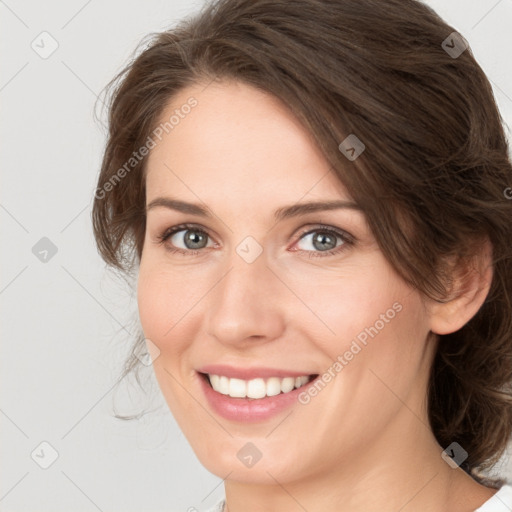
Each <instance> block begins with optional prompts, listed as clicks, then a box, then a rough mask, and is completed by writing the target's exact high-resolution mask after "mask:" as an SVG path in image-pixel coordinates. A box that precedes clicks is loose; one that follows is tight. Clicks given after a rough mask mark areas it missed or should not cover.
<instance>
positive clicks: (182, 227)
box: [156, 223, 355, 258]
mask: <svg viewBox="0 0 512 512" xmlns="http://www.w3.org/2000/svg"><path fill="white" fill-rule="evenodd" d="M187 230H190V231H197V232H199V233H203V234H205V235H206V236H208V237H209V235H208V233H207V232H206V231H205V230H204V229H202V228H200V227H199V226H196V225H195V224H187V223H185V224H178V225H177V226H173V227H172V228H168V229H166V230H165V231H164V232H163V233H162V234H160V235H157V237H156V238H157V243H158V244H159V245H163V244H165V242H166V241H167V240H168V239H169V238H170V237H171V236H172V235H174V234H176V233H178V232H180V231H187ZM316 232H322V233H329V234H330V235H333V236H335V237H339V238H341V240H342V241H343V243H342V244H341V245H339V246H337V247H335V248H334V249H329V250H328V251H305V250H304V249H297V252H300V253H308V257H309V258H316V257H320V258H324V257H326V256H334V255H336V254H339V253H341V252H343V251H344V250H346V249H347V247H350V246H352V245H354V243H355V239H354V237H352V235H349V234H348V233H346V232H344V231H342V230H339V229H334V228H332V227H330V226H325V225H318V226H317V227H315V228H314V229H310V230H308V231H304V232H302V233H300V235H299V237H298V238H297V241H299V240H301V239H302V238H303V237H304V236H306V235H310V234H311V233H316ZM166 250H168V251H169V252H171V253H179V254H183V255H184V256H196V255H198V254H199V253H200V252H201V249H188V250H187V249H181V248H179V247H173V246H169V245H167V246H166Z"/></svg>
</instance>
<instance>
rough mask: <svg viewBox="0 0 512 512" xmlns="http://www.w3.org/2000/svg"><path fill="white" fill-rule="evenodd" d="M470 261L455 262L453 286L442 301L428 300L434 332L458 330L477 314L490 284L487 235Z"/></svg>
mask: <svg viewBox="0 0 512 512" xmlns="http://www.w3.org/2000/svg"><path fill="white" fill-rule="evenodd" d="M477 247H478V249H477V251H476V253H475V255H474V257H473V258H471V261H469V262H468V261H466V262H465V263H460V262H459V263H454V262H453V261H452V270H451V275H450V279H451V281H452V286H451V290H450V292H449V294H448V297H447V299H445V300H443V301H442V302H438V301H433V300H429V307H428V310H429V312H430V330H431V331H432V332H433V333H435V334H450V333H452V332H455V331H458V330H459V329H460V328H462V327H463V326H464V325H465V324H466V323H468V322H469V321H470V320H471V318H473V316H475V315H476V313H477V312H478V310H479V309H480V307H481V306H482V304H483V303H484V301H485V298H486V297H487V295H488V293H489V290H490V288H491V282H492V276H493V264H492V244H491V242H490V241H489V239H488V238H486V239H484V240H483V241H481V242H480V244H479V245H478V246H477Z"/></svg>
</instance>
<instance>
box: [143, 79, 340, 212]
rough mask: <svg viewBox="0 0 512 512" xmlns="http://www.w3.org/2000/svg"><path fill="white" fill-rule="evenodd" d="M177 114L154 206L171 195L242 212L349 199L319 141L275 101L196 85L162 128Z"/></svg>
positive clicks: (152, 178) (233, 88)
mask: <svg viewBox="0 0 512 512" xmlns="http://www.w3.org/2000/svg"><path fill="white" fill-rule="evenodd" d="M191 98H193V101H191ZM194 103H195V106H194V107H192V108H188V107H184V106H186V105H189V104H194ZM186 112H187V113H186ZM173 115H174V117H173V125H172V128H170V127H169V126H171V125H169V124H168V127H167V131H168V133H165V131H164V133H163V136H162V138H161V141H158V140H156V143H157V144H156V146H155V147H154V148H153V149H151V151H150V155H149V159H148V165H147V182H146V186H147V196H148V199H150V198H151V197H152V196H154V195H157V194H161V193H162V192H165V191H169V192H171V191H172V192H173V195H177V194H180V195H181V196H182V197H185V196H186V197H188V198H190V199H192V198H193V196H194V195H195V196H196V197H195V198H194V199H195V200H197V198H198V197H199V198H200V199H201V200H203V201H205V202H206V203H207V204H208V199H212V200H215V198H218V197H219V196H220V197H221V198H223V197H230V198H231V199H230V200H232V201H237V199H238V201H239V202H240V204H241V205H243V204H244V202H245V203H246V202H247V201H251V202H254V201H256V200H257V199H259V200H265V202H269V201H275V202H276V204H281V203H282V202H283V200H285V199H286V200H288V201H291V202H295V201H299V200H300V199H301V198H302V197H304V196H305V195H307V198H308V199H320V198H322V199H329V198H332V199H335V198H340V197H342V198H347V199H348V198H349V197H348V195H347V194H346V191H345V189H344V187H343V185H342V184H341V182H340V181H339V179H338V178H337V177H336V175H335V174H334V172H333V170H332V169H331V167H330V165H329V163H328V162H327V160H326V159H325V158H324V156H323V155H322V153H321V151H320V150H319V148H318V147H317V146H316V144H315V142H314V140H313V137H312V136H311V135H310V134H309V133H308V132H307V131H306V130H305V129H304V128H303V127H302V125H301V124H300V123H299V121H298V120H297V118H296V117H295V116H293V114H292V113H291V112H290V111H289V110H288V109H287V108H286V106H285V105H284V104H283V103H282V102H281V101H280V100H279V99H277V98H275V97H274V96H271V95H269V94H267V93H265V92H263V91H260V90H258V89H256V88H254V87H251V86H249V85H246V84H242V83H240V82H221V83H212V84H210V85H207V84H206V85H205V84H194V85H192V86H189V87H187V88H185V89H182V90H181V91H179V93H178V94H177V95H175V96H174V97H173V98H172V99H171V101H170V102H169V104H168V105H167V106H166V107H165V109H164V111H163V112H162V115H161V116H160V122H161V123H162V124H163V123H165V122H166V121H169V119H170V118H171V117H172V116H173Z"/></svg>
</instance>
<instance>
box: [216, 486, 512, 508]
mask: <svg viewBox="0 0 512 512" xmlns="http://www.w3.org/2000/svg"><path fill="white" fill-rule="evenodd" d="M221 510H222V509H221ZM510 510H512V485H511V484H505V485H503V486H502V487H501V488H500V489H499V490H498V492H496V494H494V495H493V496H492V498H491V499H489V500H487V501H486V502H485V503H484V504H483V505H482V506H481V507H479V508H478V509H476V510H475V512H510Z"/></svg>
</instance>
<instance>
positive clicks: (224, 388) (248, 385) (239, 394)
mask: <svg viewBox="0 0 512 512" xmlns="http://www.w3.org/2000/svg"><path fill="white" fill-rule="evenodd" d="M198 373H199V375H200V376H201V377H202V378H203V379H204V380H205V381H206V382H207V383H208V384H209V385H210V387H211V388H212V389H213V390H214V391H216V392H217V393H220V394H222V395H225V396H230V397H232V398H248V399H252V400H255V399H260V398H265V397H270V396H276V395H280V394H286V393H290V392H291V391H293V390H295V389H298V388H301V387H303V386H306V385H308V384H309V383H310V382H311V381H312V380H314V379H316V378H317V377H318V374H313V375H302V376H299V377H284V378H281V377H269V378H255V379H251V380H243V379H236V378H229V377H226V376H224V375H214V374H209V373H201V372H198Z"/></svg>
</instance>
